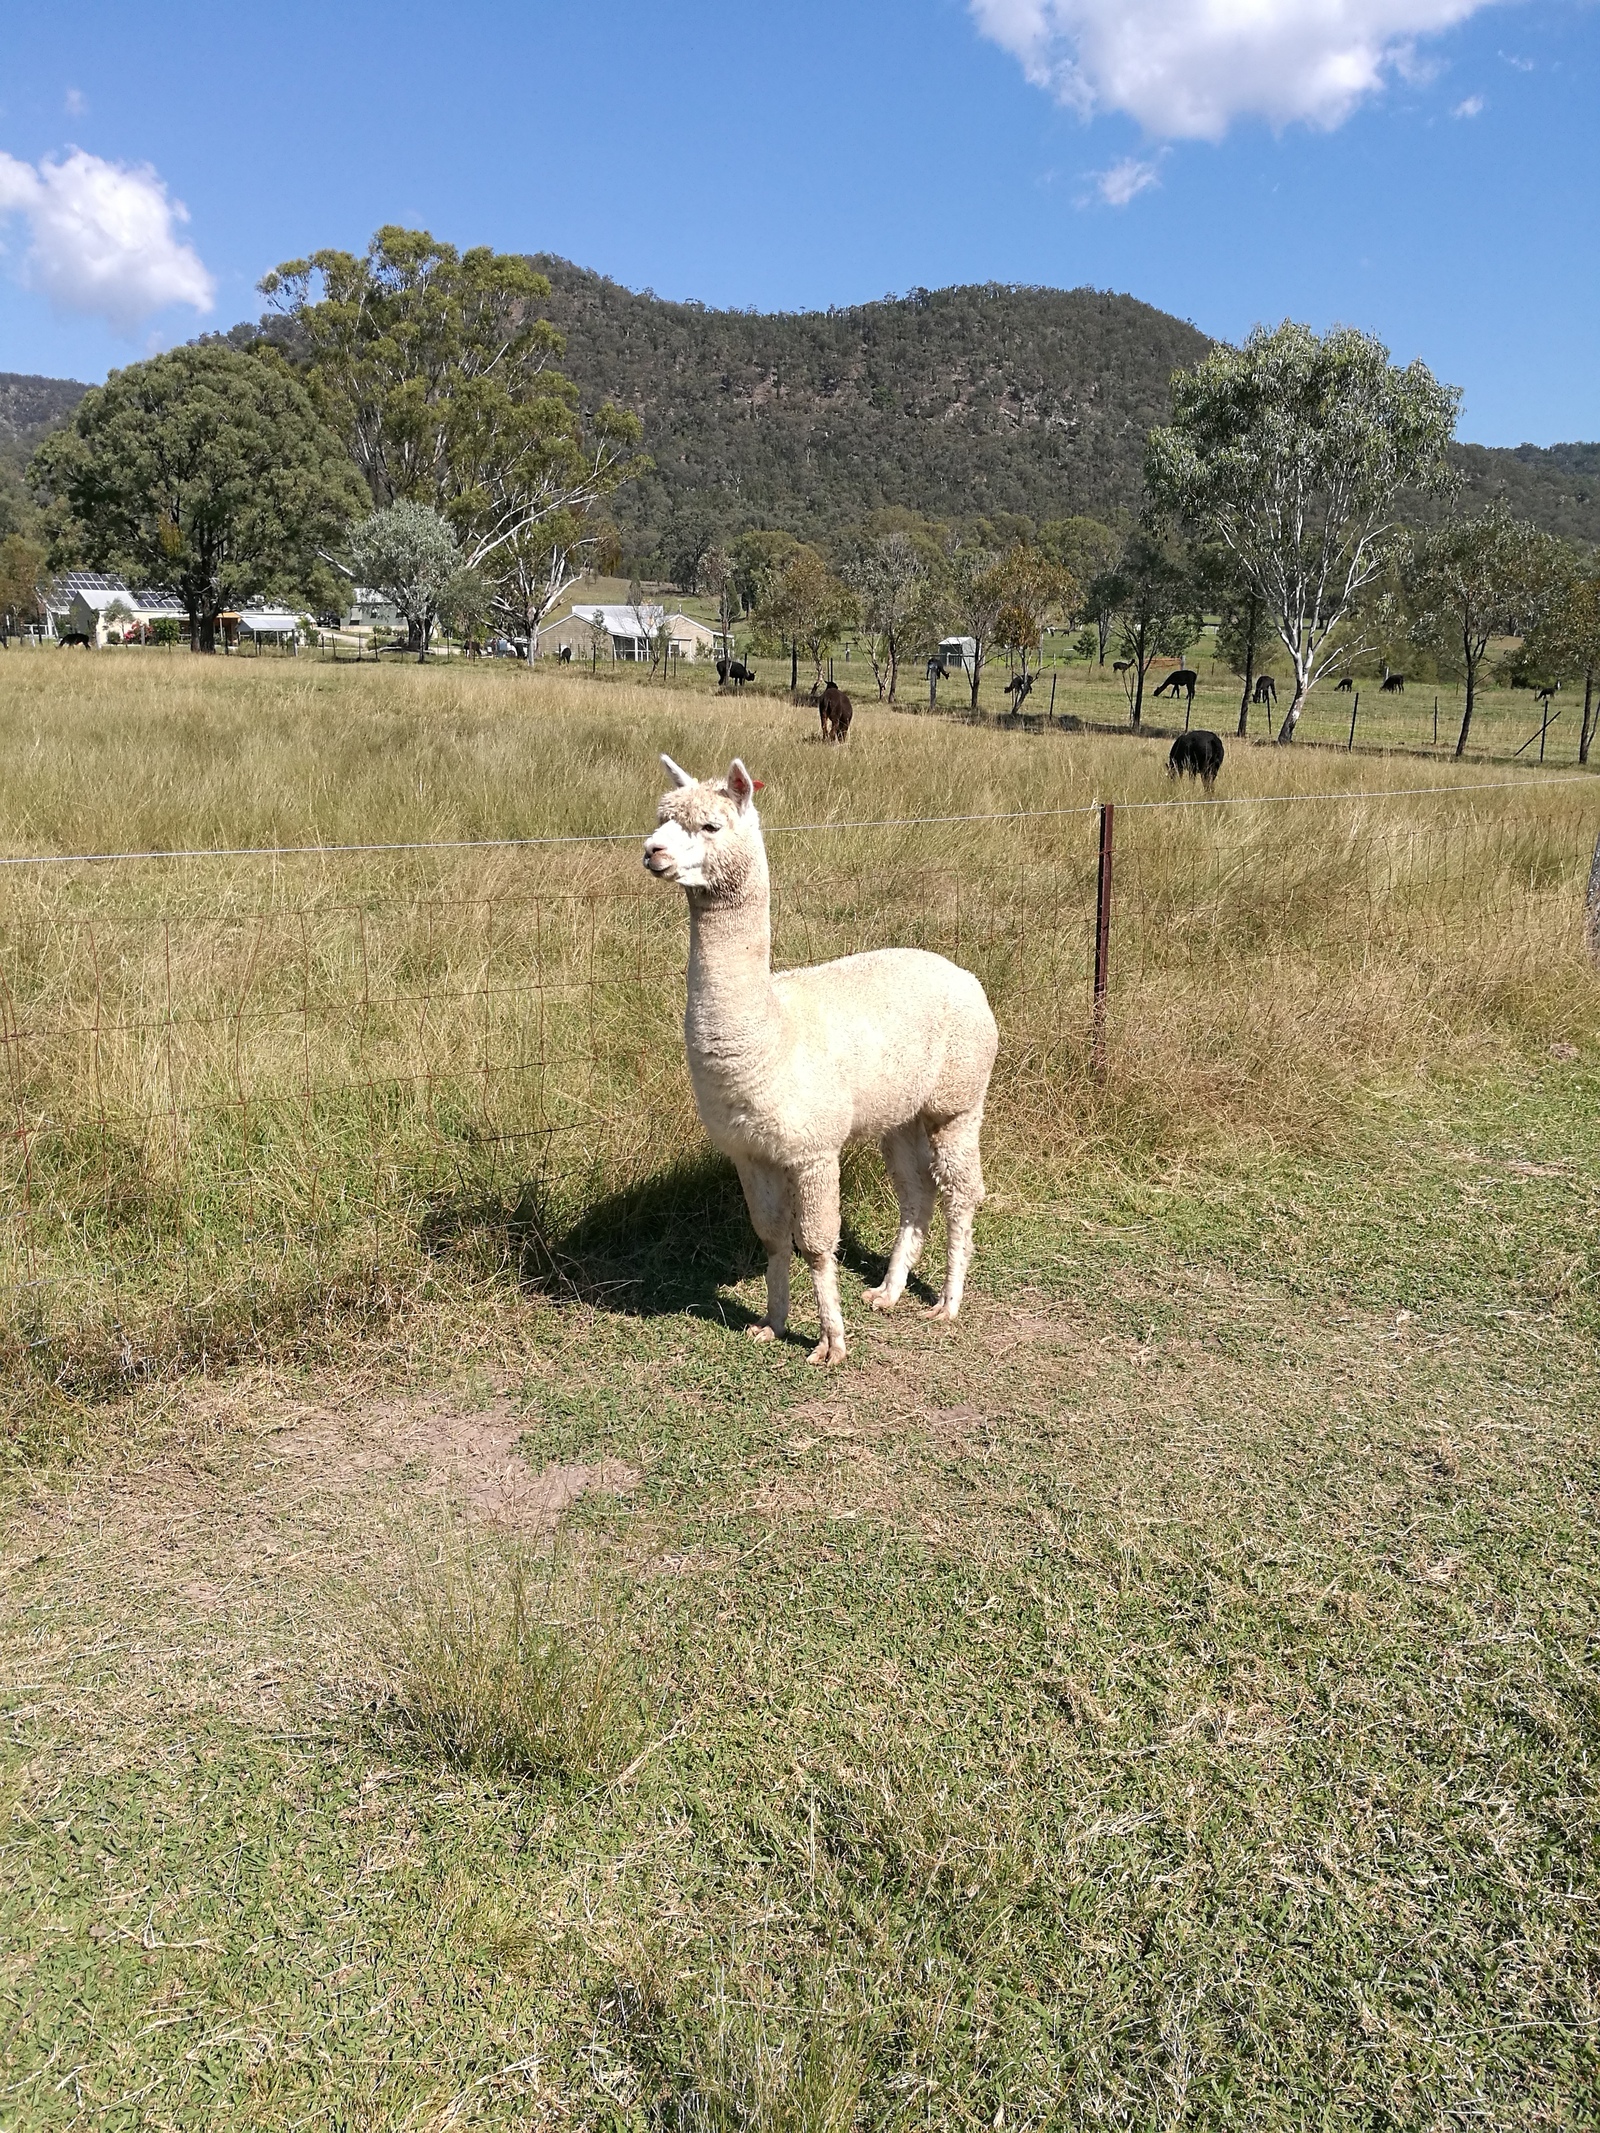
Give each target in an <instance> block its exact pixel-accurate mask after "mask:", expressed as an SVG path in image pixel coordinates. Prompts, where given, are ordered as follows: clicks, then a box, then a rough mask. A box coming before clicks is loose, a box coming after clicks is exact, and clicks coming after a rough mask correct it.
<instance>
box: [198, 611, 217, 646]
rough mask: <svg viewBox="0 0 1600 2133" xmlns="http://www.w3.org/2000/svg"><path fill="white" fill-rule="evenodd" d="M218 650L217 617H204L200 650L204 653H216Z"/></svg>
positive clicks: (201, 627)
mask: <svg viewBox="0 0 1600 2133" xmlns="http://www.w3.org/2000/svg"><path fill="white" fill-rule="evenodd" d="M216 648H217V618H216V616H215V615H202V616H201V617H200V649H201V651H202V652H214V651H215V650H216Z"/></svg>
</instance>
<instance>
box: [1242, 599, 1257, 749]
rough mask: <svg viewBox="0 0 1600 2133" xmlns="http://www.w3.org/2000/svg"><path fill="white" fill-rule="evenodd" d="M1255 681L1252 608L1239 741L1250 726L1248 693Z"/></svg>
mask: <svg viewBox="0 0 1600 2133" xmlns="http://www.w3.org/2000/svg"><path fill="white" fill-rule="evenodd" d="M1255 679H1256V629H1255V614H1254V610H1253V608H1252V611H1251V619H1250V640H1249V642H1248V643H1247V644H1246V646H1245V648H1244V694H1243V696H1241V697H1240V699H1239V738H1240V740H1241V741H1242V740H1243V739H1244V737H1245V734H1246V732H1247V731H1248V729H1249V725H1250V691H1251V690H1252V689H1253V688H1254V687H1255Z"/></svg>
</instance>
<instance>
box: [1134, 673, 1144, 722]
mask: <svg viewBox="0 0 1600 2133" xmlns="http://www.w3.org/2000/svg"><path fill="white" fill-rule="evenodd" d="M1143 724H1144V661H1143V659H1139V660H1137V661H1136V662H1135V664H1134V683H1133V730H1134V732H1135V733H1137V732H1138V731H1139V729H1140V727H1141V726H1142V725H1143Z"/></svg>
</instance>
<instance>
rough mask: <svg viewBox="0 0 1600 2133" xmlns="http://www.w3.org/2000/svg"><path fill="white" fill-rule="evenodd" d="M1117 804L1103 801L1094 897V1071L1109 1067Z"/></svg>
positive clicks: (1098, 1072) (1102, 1071)
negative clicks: (1108, 1005) (1113, 839)
mask: <svg viewBox="0 0 1600 2133" xmlns="http://www.w3.org/2000/svg"><path fill="white" fill-rule="evenodd" d="M1115 814H1116V805H1115V803H1114V802H1113V801H1111V800H1102V801H1101V803H1100V873H1099V881H1098V885H1097V887H1096V890H1095V900H1094V1029H1093V1034H1092V1036H1091V1038H1090V1044H1089V1064H1090V1067H1091V1069H1092V1071H1093V1072H1094V1073H1095V1074H1096V1075H1097V1076H1098V1077H1100V1078H1102V1079H1103V1078H1104V1075H1105V1071H1106V982H1107V979H1108V978H1109V976H1110V968H1111V837H1112V821H1113V817H1114V816H1115Z"/></svg>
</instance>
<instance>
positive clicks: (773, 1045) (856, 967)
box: [644, 756, 1000, 1363]
mask: <svg viewBox="0 0 1600 2133" xmlns="http://www.w3.org/2000/svg"><path fill="white" fill-rule="evenodd" d="M661 760H662V762H663V763H665V764H666V766H667V769H668V770H669V771H670V772H671V773H672V776H673V778H674V779H675V780H676V789H675V790H674V791H672V792H669V793H668V794H667V795H666V796H665V798H664V799H663V800H662V802H661V808H660V814H659V821H658V826H657V828H656V829H655V830H654V832H653V833H652V834H651V835H650V836H649V837H647V838H646V839H645V846H644V863H645V866H646V868H647V869H648V870H649V872H650V873H652V874H654V875H655V876H656V878H657V880H659V881H675V882H677V883H678V884H679V886H680V887H681V888H683V889H684V890H686V891H687V893H688V899H689V1006H688V1012H687V1013H686V1014H685V1016H684V1023H683V1032H684V1039H685V1042H686V1044H687V1046H688V1052H689V1078H690V1080H691V1082H692V1083H693V1084H694V1100H695V1103H696V1105H697V1107H698V1109H699V1112H700V1116H701V1118H702V1120H703V1121H704V1123H705V1129H706V1131H707V1133H709V1134H710V1136H711V1138H712V1140H713V1142H714V1143H715V1144H716V1146H717V1147H718V1148H720V1149H721V1150H722V1151H723V1153H724V1154H725V1155H729V1156H731V1157H732V1158H733V1161H734V1164H735V1166H736V1167H737V1169H738V1172H739V1182H740V1184H741V1185H743V1187H744V1197H745V1204H746V1205H747V1206H748V1208H749V1210H750V1219H751V1221H752V1222H753V1223H754V1224H755V1230H756V1235H757V1236H758V1237H759V1238H760V1239H761V1241H762V1243H763V1244H764V1245H765V1246H766V1248H767V1316H766V1322H765V1324H763V1325H760V1326H754V1327H752V1328H751V1332H752V1333H753V1334H754V1336H755V1338H756V1339H757V1340H774V1339H776V1338H777V1336H778V1335H779V1334H781V1333H782V1332H783V1331H784V1329H785V1327H786V1326H787V1324H788V1321H789V1261H790V1256H791V1254H792V1253H793V1252H795V1251H798V1252H799V1253H800V1256H801V1257H802V1258H803V1259H804V1260H805V1262H806V1264H807V1265H808V1266H809V1267H810V1269H811V1278H812V1280H813V1282H814V1283H815V1285H816V1291H817V1311H818V1314H819V1316H820V1317H821V1320H822V1338H821V1340H820V1341H818V1343H817V1345H816V1347H815V1348H814V1349H813V1350H812V1352H811V1360H812V1362H813V1363H836V1362H838V1361H839V1360H840V1359H841V1358H842V1357H843V1355H844V1352H845V1350H844V1320H843V1318H842V1316H841V1315H840V1311H839V1273H838V1267H837V1265H836V1263H835V1259H834V1254H835V1252H836V1251H837V1249H838V1244H839V1151H840V1150H841V1149H842V1148H843V1147H844V1145H845V1143H846V1141H851V1140H875V1141H877V1142H878V1144H879V1145H880V1147H881V1148H882V1150H883V1158H884V1161H885V1163H886V1164H887V1165H888V1169H889V1177H890V1181H891V1182H892V1184H893V1186H894V1193H895V1198H896V1200H897V1201H898V1202H899V1205H900V1230H899V1234H898V1235H897V1236H896V1238H895V1241H894V1250H893V1252H892V1253H891V1254H890V1258H889V1271H888V1273H887V1274H886V1275H885V1276H884V1278H883V1283H882V1286H881V1287H879V1288H876V1289H869V1290H868V1291H867V1300H868V1301H869V1302H870V1303H871V1305H872V1306H873V1308H874V1309H875V1310H878V1311H892V1310H893V1309H894V1307H895V1305H896V1304H897V1303H898V1302H899V1300H900V1297H901V1295H902V1293H903V1291H904V1289H905V1285H906V1277H907V1276H908V1275H909V1274H910V1272H911V1270H912V1268H913V1267H914V1266H915V1265H916V1263H917V1260H918V1259H919V1258H920V1256H921V1254H922V1247H923V1244H924V1241H925V1240H926V1237H927V1234H928V1225H929V1223H930V1222H931V1221H932V1219H933V1203H934V1196H935V1193H938V1194H939V1195H940V1196H942V1198H943V1200H944V1207H945V1221H946V1226H947V1228H948V1231H949V1252H948V1257H947V1260H946V1265H945V1277H944V1293H943V1295H942V1296H941V1297H940V1299H939V1301H938V1303H937V1304H935V1305H934V1307H933V1309H932V1311H931V1312H930V1313H929V1316H930V1317H932V1318H954V1317H955V1315H956V1313H957V1312H958V1311H959V1310H960V1308H961V1293H962V1289H963V1287H964V1286H965V1283H966V1275H967V1266H968V1262H969V1261H970V1260H971V1258H972V1224H973V1218H974V1217H975V1216H976V1214H977V1212H978V1209H979V1207H980V1206H981V1204H982V1202H983V1168H982V1164H981V1162H980V1160H979V1153H978V1134H979V1129H980V1128H981V1127H982V1124H983V1102H984V1097H985V1094H986V1093H987V1091H988V1087H989V1074H990V1071H991V1069H992V1068H993V1066H994V1056H995V1051H996V1049H997V1047H998V1045H999V1041H1000V1039H999V1032H998V1031H997V1029H996V1028H995V1020H994V1016H993V1015H992V1014H991V1013H990V1010H989V1003H988V1001H987V1000H986V999H985V997H984V992H983V987H982V986H981V985H980V984H979V983H978V981H977V979H976V978H975V977H973V975H972V974H971V972H970V971H966V970H960V969H958V968H957V967H956V965H955V964H954V963H948V962H946V961H945V959H944V957H943V956H942V955H929V954H927V953H926V952H925V951H924V950H923V949H920V948H879V949H875V950H874V951H873V952H872V953H870V954H868V955H848V956H845V957H843V958H842V959H841V960H840V961H839V962H836V963H819V964H817V965H816V966H815V967H814V968H812V969H809V970H786V971H782V972H780V973H779V974H778V975H777V976H776V977H774V975H773V972H772V917H771V897H770V893H769V888H768V878H767V853H766V846H765V845H764V844H763V843H762V840H761V821H760V817H759V816H758V815H757V813H756V810H755V805H754V800H755V791H756V787H755V781H754V779H753V778H752V777H751V775H750V773H749V771H747V770H746V769H745V767H744V765H743V763H741V762H738V761H737V760H736V761H735V762H734V764H733V767H732V768H731V769H730V770H729V772H728V775H727V776H726V778H719V779H717V780H716V781H715V782H714V783H701V782H700V781H699V780H697V779H695V778H692V777H690V775H689V773H688V772H687V771H686V770H680V769H679V768H678V766H677V764H676V763H674V762H673V760H672V758H671V757H670V756H663V757H662V758H661Z"/></svg>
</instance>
